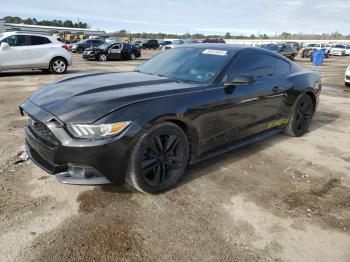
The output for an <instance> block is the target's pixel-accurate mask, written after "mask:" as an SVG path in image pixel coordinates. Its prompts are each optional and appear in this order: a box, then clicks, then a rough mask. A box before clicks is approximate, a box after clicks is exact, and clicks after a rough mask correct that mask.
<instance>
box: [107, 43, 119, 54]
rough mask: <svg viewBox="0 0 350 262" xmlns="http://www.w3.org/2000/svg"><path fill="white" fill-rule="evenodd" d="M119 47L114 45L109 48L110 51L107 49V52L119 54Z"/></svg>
mask: <svg viewBox="0 0 350 262" xmlns="http://www.w3.org/2000/svg"><path fill="white" fill-rule="evenodd" d="M121 47H122V46H121V45H114V46H112V47H111V49H109V52H110V53H112V54H120V52H121V51H120V49H121Z"/></svg>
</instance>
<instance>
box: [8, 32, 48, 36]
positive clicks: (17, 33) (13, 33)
mask: <svg viewBox="0 0 350 262" xmlns="http://www.w3.org/2000/svg"><path fill="white" fill-rule="evenodd" d="M3 35H6V36H10V35H30V36H42V37H52V36H50V35H44V34H35V33H28V32H21V31H15V32H4V33H3Z"/></svg>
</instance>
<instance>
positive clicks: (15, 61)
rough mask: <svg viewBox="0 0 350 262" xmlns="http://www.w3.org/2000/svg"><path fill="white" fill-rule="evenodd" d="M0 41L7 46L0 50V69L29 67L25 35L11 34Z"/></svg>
mask: <svg viewBox="0 0 350 262" xmlns="http://www.w3.org/2000/svg"><path fill="white" fill-rule="evenodd" d="M1 42H4V43H7V44H8V45H9V47H8V48H5V49H1V50H0V70H5V69H17V68H28V67H30V59H29V52H28V39H27V36H25V35H12V36H9V37H7V38H5V39H3V40H2V41H1Z"/></svg>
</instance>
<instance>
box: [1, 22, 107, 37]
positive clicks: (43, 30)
mask: <svg viewBox="0 0 350 262" xmlns="http://www.w3.org/2000/svg"><path fill="white" fill-rule="evenodd" d="M13 31H21V32H26V33H36V34H45V35H54V34H55V35H61V34H77V35H85V37H90V36H91V37H106V35H107V33H106V32H105V31H103V30H95V29H84V28H70V27H55V26H42V25H26V24H10V23H4V21H3V20H0V32H13Z"/></svg>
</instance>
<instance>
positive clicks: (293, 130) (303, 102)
mask: <svg viewBox="0 0 350 262" xmlns="http://www.w3.org/2000/svg"><path fill="white" fill-rule="evenodd" d="M314 107H315V106H314V102H313V101H312V98H311V96H310V95H308V94H304V95H302V96H301V97H299V98H298V99H297V101H296V102H295V105H294V106H293V110H292V114H291V116H290V118H289V122H288V125H287V127H286V129H285V130H284V134H286V135H288V136H295V137H300V136H302V135H304V134H305V133H306V132H307V131H308V129H309V126H310V123H311V120H312V117H313V114H314Z"/></svg>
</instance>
